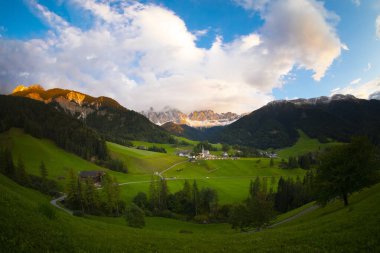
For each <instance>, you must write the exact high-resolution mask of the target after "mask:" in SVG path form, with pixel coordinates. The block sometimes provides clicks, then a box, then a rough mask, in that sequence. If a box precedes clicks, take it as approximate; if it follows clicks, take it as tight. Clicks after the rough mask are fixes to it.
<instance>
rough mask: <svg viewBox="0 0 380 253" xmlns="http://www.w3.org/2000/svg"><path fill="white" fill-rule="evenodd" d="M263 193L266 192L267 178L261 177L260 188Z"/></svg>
mask: <svg viewBox="0 0 380 253" xmlns="http://www.w3.org/2000/svg"><path fill="white" fill-rule="evenodd" d="M261 190H262V191H263V192H264V193H265V194H266V193H268V178H267V177H263V180H262V189H261Z"/></svg>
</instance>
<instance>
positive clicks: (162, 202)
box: [158, 178, 169, 212]
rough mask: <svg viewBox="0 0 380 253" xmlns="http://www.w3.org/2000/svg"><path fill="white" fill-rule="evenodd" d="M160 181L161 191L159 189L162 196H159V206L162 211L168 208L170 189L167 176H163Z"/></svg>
mask: <svg viewBox="0 0 380 253" xmlns="http://www.w3.org/2000/svg"><path fill="white" fill-rule="evenodd" d="M159 182H160V191H159V194H160V197H159V203H158V207H159V210H160V212H162V211H164V210H167V208H168V203H167V201H168V195H169V190H168V184H167V182H166V180H165V178H162V179H161V180H160V181H159Z"/></svg>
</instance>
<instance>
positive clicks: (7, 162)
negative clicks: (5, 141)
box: [4, 148, 15, 177]
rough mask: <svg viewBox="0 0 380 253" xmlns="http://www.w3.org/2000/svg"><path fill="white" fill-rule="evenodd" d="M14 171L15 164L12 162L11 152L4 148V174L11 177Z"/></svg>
mask: <svg viewBox="0 0 380 253" xmlns="http://www.w3.org/2000/svg"><path fill="white" fill-rule="evenodd" d="M14 173H15V165H14V163H13V156H12V152H11V151H10V150H9V149H8V148H6V149H5V150H4V174H5V175H7V176H8V177H13V176H14Z"/></svg>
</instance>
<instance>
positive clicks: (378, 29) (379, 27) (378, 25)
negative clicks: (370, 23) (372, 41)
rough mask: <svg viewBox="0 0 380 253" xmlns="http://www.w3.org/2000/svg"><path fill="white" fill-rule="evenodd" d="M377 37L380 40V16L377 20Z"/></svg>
mask: <svg viewBox="0 0 380 253" xmlns="http://www.w3.org/2000/svg"><path fill="white" fill-rule="evenodd" d="M376 36H377V38H378V39H380V15H379V16H377V18H376Z"/></svg>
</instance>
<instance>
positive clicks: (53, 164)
mask: <svg viewBox="0 0 380 253" xmlns="http://www.w3.org/2000/svg"><path fill="white" fill-rule="evenodd" d="M0 144H1V146H7V147H9V148H10V149H11V150H12V154H13V158H14V159H15V160H17V159H18V158H21V159H22V160H23V161H24V163H25V165H26V169H27V172H28V173H31V174H34V175H39V173H40V172H39V166H40V163H41V161H43V162H44V163H45V165H46V167H47V169H48V178H50V179H53V180H57V181H58V182H59V183H60V184H61V185H63V184H64V182H65V180H62V179H60V178H62V177H66V176H67V174H68V170H69V169H73V170H74V171H75V172H79V171H83V170H104V171H107V173H109V174H111V175H113V176H115V177H116V178H117V179H118V180H119V182H126V181H131V180H140V178H141V176H138V175H133V174H124V173H119V172H115V171H111V170H108V169H106V168H102V167H99V166H97V165H95V164H93V163H91V162H88V161H86V160H84V159H81V158H80V157H78V156H76V155H74V154H71V153H68V152H66V151H65V150H63V149H61V148H59V147H57V146H56V145H55V144H54V143H53V142H52V141H50V140H47V139H37V138H35V137H32V136H30V135H27V134H25V133H24V132H23V131H22V130H21V129H16V128H12V129H11V130H9V131H7V132H4V133H1V134H0ZM144 178H147V177H144Z"/></svg>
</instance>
